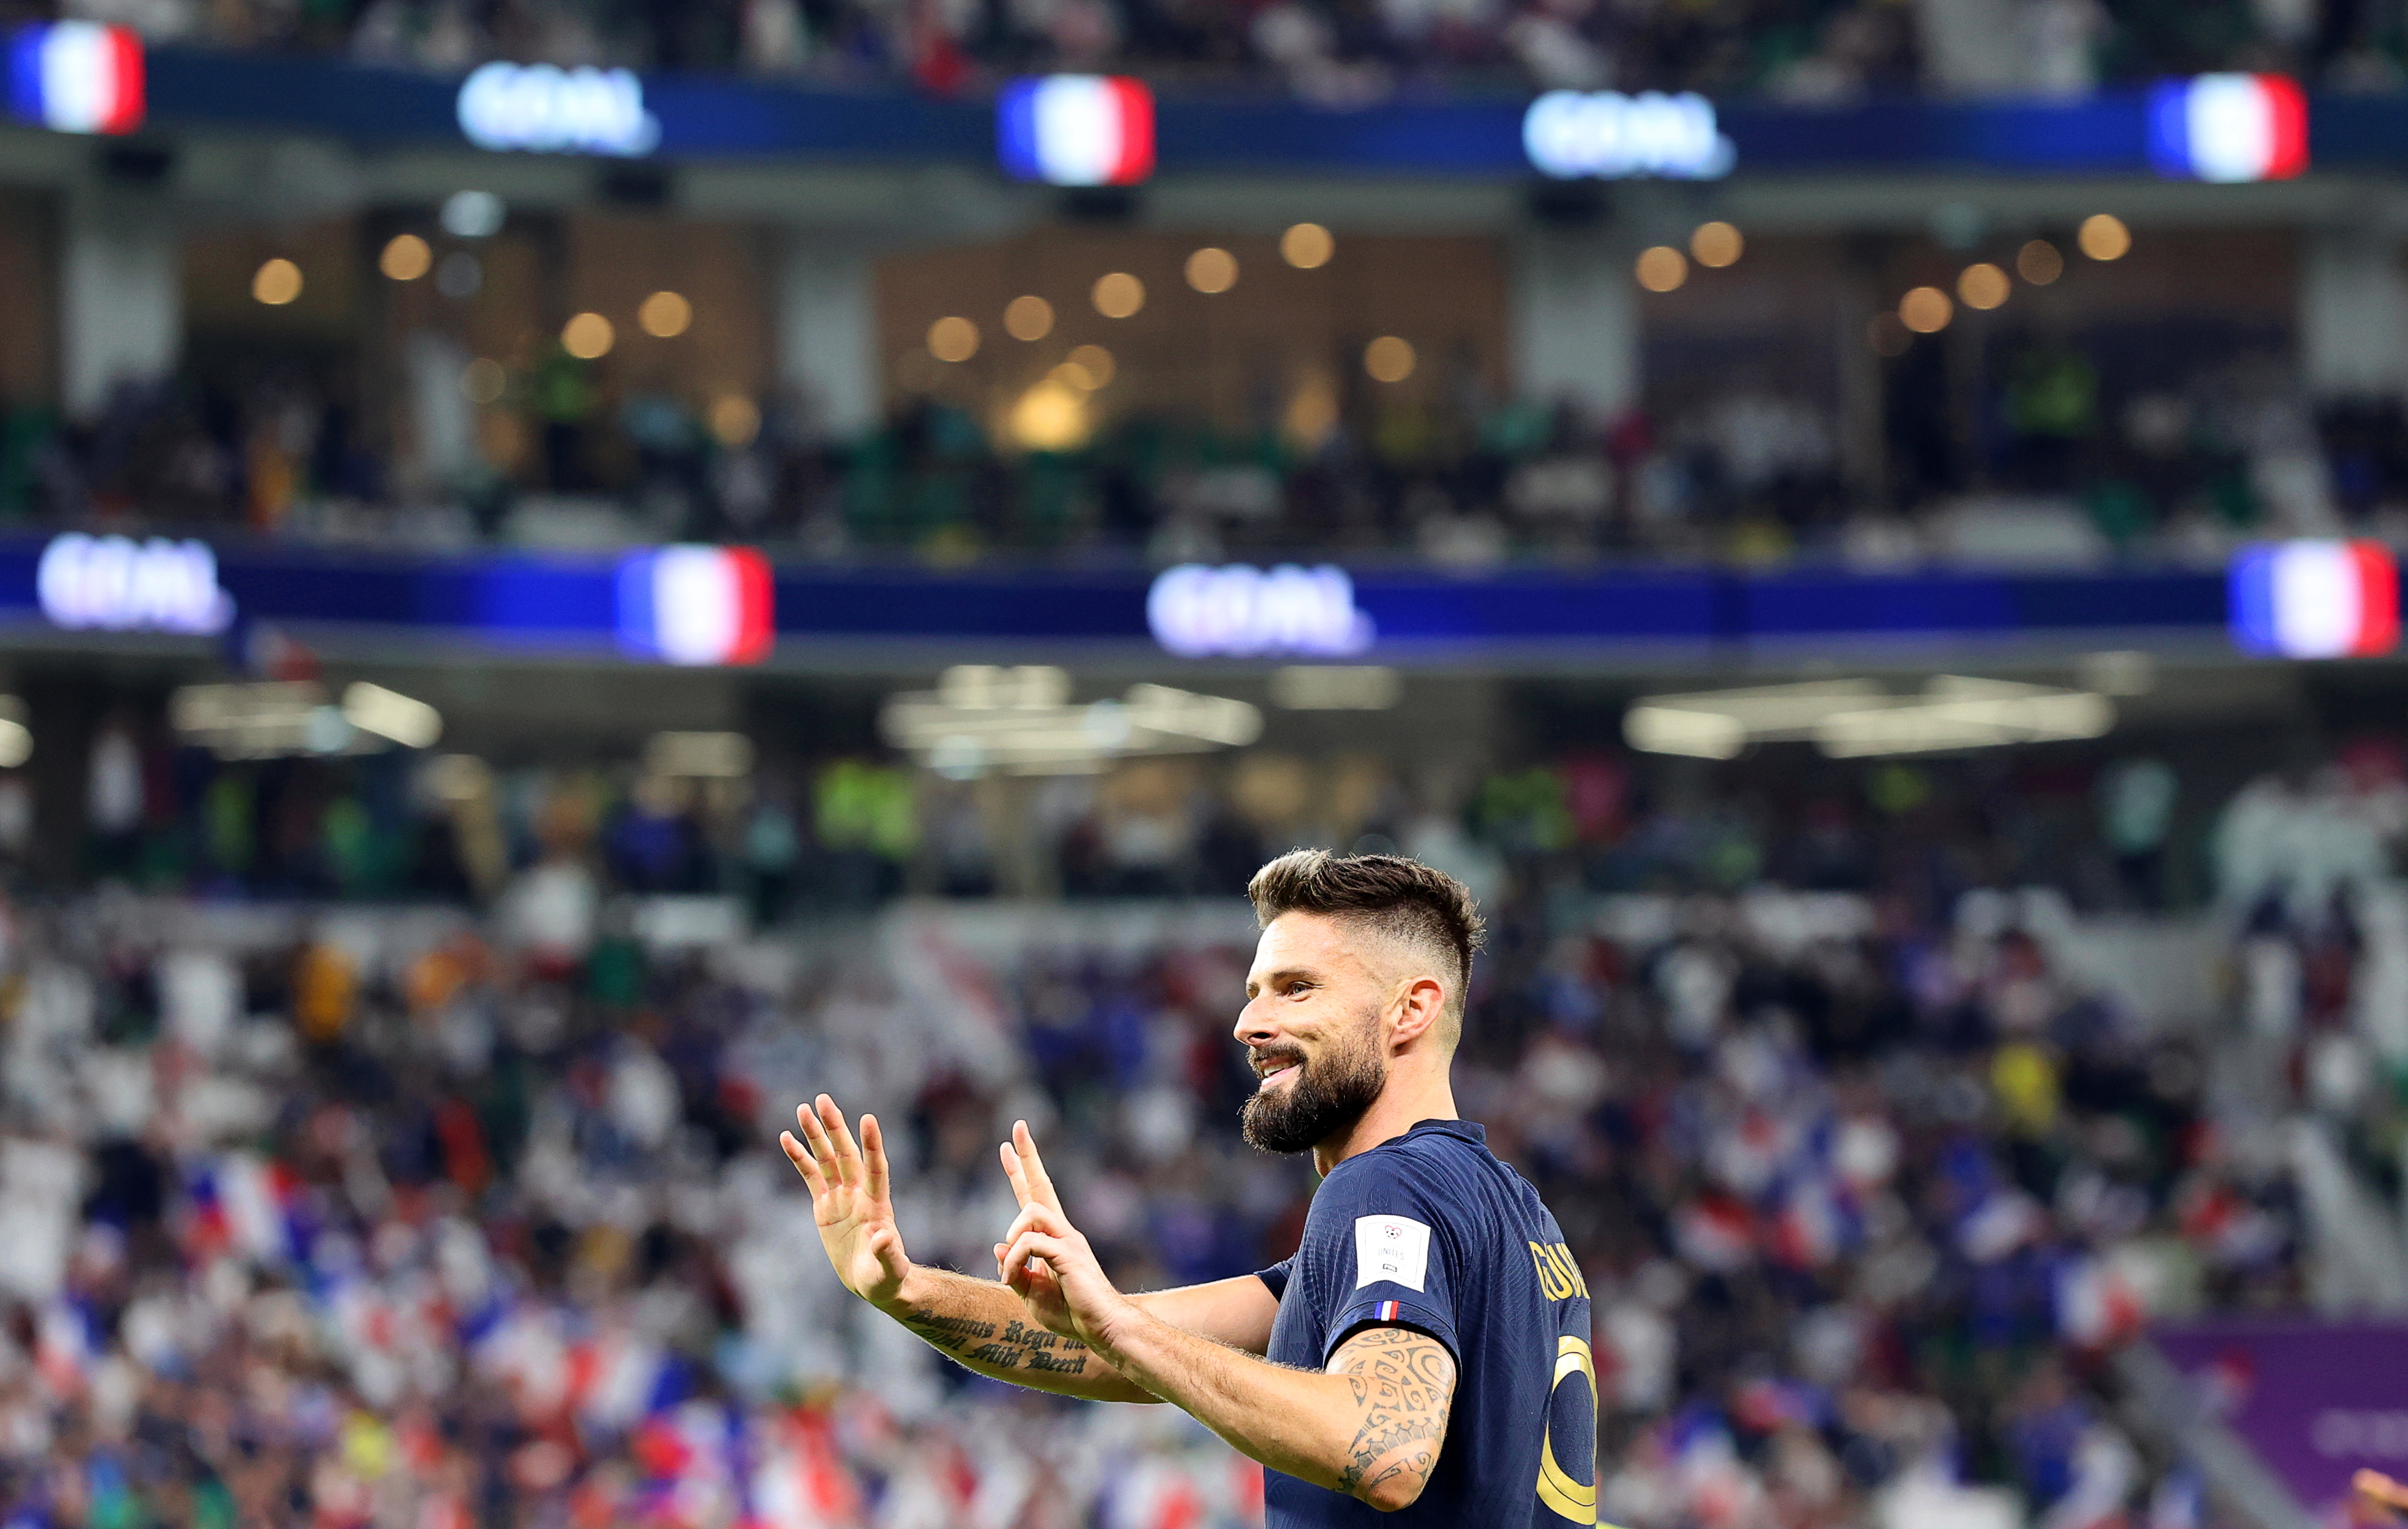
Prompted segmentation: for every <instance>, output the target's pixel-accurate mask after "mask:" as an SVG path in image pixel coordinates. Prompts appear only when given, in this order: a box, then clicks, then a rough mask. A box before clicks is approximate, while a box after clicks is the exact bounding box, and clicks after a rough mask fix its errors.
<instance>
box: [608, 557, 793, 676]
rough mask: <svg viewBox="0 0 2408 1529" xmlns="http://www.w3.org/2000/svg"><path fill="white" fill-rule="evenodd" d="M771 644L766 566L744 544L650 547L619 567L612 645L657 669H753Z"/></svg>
mask: <svg viewBox="0 0 2408 1529" xmlns="http://www.w3.org/2000/svg"><path fill="white" fill-rule="evenodd" d="M776 640H777V632H776V628H775V626H774V624H773V622H772V621H771V606H770V583H769V562H768V559H767V558H765V557H763V556H762V555H761V554H760V553H758V552H756V551H753V550H752V549H751V548H748V547H655V548H650V549H648V550H644V551H640V552H634V553H630V554H629V555H628V556H627V557H626V558H625V559H624V561H622V562H621V563H620V564H619V646H620V647H621V648H623V649H624V650H626V651H627V652H629V653H631V654H633V655H634V656H636V657H638V658H647V659H652V660H653V661H654V662H656V663H662V664H758V663H760V662H761V660H763V659H765V658H767V657H768V656H769V649H770V647H771V646H772V645H773V644H774V643H775V642H776Z"/></svg>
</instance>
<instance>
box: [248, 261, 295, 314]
mask: <svg viewBox="0 0 2408 1529" xmlns="http://www.w3.org/2000/svg"><path fill="white" fill-rule="evenodd" d="M300 295H301V267H300V266H298V265H295V264H293V263H292V262H291V261H289V260H286V259H285V258H284V257H283V256H282V255H279V256H277V257H276V258H275V259H274V260H271V261H267V262H265V264H262V265H261V266H260V267H259V269H258V270H256V271H254V272H252V273H251V296H253V297H255V298H257V299H258V300H259V301H261V302H263V303H265V304H266V305H267V306H268V307H283V306H284V305H285V304H287V303H290V302H292V301H293V300H294V298H296V297H298V296H300Z"/></svg>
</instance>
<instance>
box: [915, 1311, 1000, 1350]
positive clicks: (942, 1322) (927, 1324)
mask: <svg viewBox="0 0 2408 1529" xmlns="http://www.w3.org/2000/svg"><path fill="white" fill-rule="evenodd" d="M903 1325H904V1326H906V1327H908V1328H910V1329H911V1331H913V1332H915V1333H917V1334H919V1335H920V1336H922V1337H924V1338H926V1339H927V1340H928V1341H929V1342H931V1343H933V1344H935V1345H936V1346H937V1347H938V1348H939V1349H946V1350H952V1351H953V1352H954V1353H959V1352H961V1351H962V1345H963V1344H965V1343H968V1341H970V1339H972V1338H991V1337H993V1336H995V1323H993V1322H977V1321H973V1320H972V1319H970V1318H968V1317H948V1316H944V1315H941V1314H939V1313H938V1312H934V1311H914V1312H912V1313H911V1314H910V1316H907V1317H905V1318H904V1319H903Z"/></svg>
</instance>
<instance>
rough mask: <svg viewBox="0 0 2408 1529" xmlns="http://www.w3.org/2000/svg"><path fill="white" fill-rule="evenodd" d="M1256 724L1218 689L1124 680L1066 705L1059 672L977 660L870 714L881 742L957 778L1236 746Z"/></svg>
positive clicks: (1065, 684) (1061, 771)
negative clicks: (1120, 686)
mask: <svg viewBox="0 0 2408 1529" xmlns="http://www.w3.org/2000/svg"><path fill="white" fill-rule="evenodd" d="M1262 728H1263V719H1262V713H1261V712H1260V711H1259V710H1257V709H1256V708H1255V707H1252V706H1249V705H1248V704H1246V703H1245V702H1243V701H1238V700H1232V699H1230V698H1228V697H1226V696H1220V695H1199V694H1197V693H1193V692H1190V691H1183V690H1174V689H1172V688H1171V687H1169V686H1168V685H1132V686H1131V687H1129V690H1128V692H1127V693H1126V694H1125V695H1124V696H1122V697H1121V698H1120V699H1118V700H1109V699H1107V700H1097V701H1089V702H1084V703H1076V702H1072V701H1071V700H1070V699H1069V677H1068V675H1065V674H1063V673H1062V671H1061V670H1059V669H1054V668H1049V667H1043V666H1028V667H1023V668H1018V669H1004V668H996V667H993V666H990V665H985V664H963V665H958V666H956V667H954V668H953V669H949V670H947V671H946V673H945V675H944V677H943V679H940V680H939V682H938V688H937V689H936V690H934V691H917V692H908V693H901V694H897V695H893V696H889V697H888V698H887V702H886V706H885V708H884V710H883V711H882V712H881V713H880V716H879V729H880V732H881V733H882V735H883V736H884V737H885V738H886V741H887V742H889V743H890V744H893V745H894V746H895V747H896V748H898V749H901V750H906V751H907V752H910V753H911V754H913V755H914V756H916V757H917V758H919V760H920V761H921V762H922V763H923V764H926V765H928V766H929V767H930V768H931V769H935V770H937V771H939V773H941V774H944V775H947V776H951V777H953V778H955V779H972V778H974V777H977V776H981V775H984V774H987V773H989V772H991V771H1001V772H1003V773H1006V774H1011V775H1075V774H1088V773H1092V772H1094V771H1097V770H1100V769H1103V768H1105V767H1106V766H1108V765H1109V764H1111V762H1112V761H1113V760H1115V759H1124V758H1128V757H1131V756H1135V755H1142V754H1183V753H1200V752H1204V751H1206V750H1212V749H1224V748H1239V747H1242V746H1244V745H1246V744H1249V743H1252V742H1254V740H1255V739H1256V738H1258V737H1260V736H1262Z"/></svg>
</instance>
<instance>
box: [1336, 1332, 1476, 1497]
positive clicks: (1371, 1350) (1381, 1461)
mask: <svg viewBox="0 0 2408 1529" xmlns="http://www.w3.org/2000/svg"><path fill="white" fill-rule="evenodd" d="M1344 1352H1345V1356H1346V1366H1345V1368H1344V1369H1343V1370H1341V1371H1340V1374H1342V1375H1344V1376H1345V1377H1346V1379H1347V1383H1348V1384H1349V1385H1350V1386H1351V1387H1352V1388H1353V1391H1354V1396H1355V1439H1354V1442H1353V1443H1351V1444H1350V1445H1348V1446H1347V1450H1346V1454H1347V1463H1346V1465H1345V1466H1344V1468H1343V1469H1341V1470H1340V1472H1339V1477H1338V1485H1339V1490H1340V1491H1341V1492H1344V1493H1346V1494H1347V1495H1349V1496H1351V1497H1360V1498H1364V1499H1365V1500H1367V1501H1368V1500H1369V1497H1370V1496H1371V1493H1373V1492H1374V1491H1375V1490H1377V1489H1378V1488H1380V1487H1382V1486H1383V1485H1385V1484H1386V1483H1388V1482H1390V1481H1393V1480H1398V1479H1412V1480H1413V1481H1414V1482H1416V1483H1417V1488H1418V1486H1426V1485H1427V1484H1428V1482H1429V1474H1430V1472H1431V1470H1432V1469H1434V1468H1435V1467H1436V1466H1437V1465H1438V1452H1439V1449H1440V1447H1441V1444H1442V1443H1443V1442H1444V1440H1445V1438H1446V1420H1447V1413H1448V1411H1449V1409H1450V1408H1453V1406H1454V1404H1455V1358H1454V1356H1453V1355H1452V1354H1449V1353H1448V1352H1447V1351H1446V1346H1445V1345H1444V1344H1441V1343H1440V1342H1439V1341H1438V1340H1437V1339H1436V1338H1433V1337H1430V1336H1427V1335H1426V1334H1422V1333H1416V1332H1412V1331H1411V1330H1410V1329H1407V1328H1402V1327H1375V1328H1373V1329H1371V1330H1370V1331H1369V1332H1367V1333H1364V1334H1363V1335H1362V1336H1359V1337H1355V1338H1352V1339H1350V1340H1348V1342H1347V1344H1346V1347H1345V1350H1344ZM1416 1495H1418V1490H1417V1491H1416Z"/></svg>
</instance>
